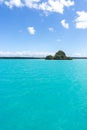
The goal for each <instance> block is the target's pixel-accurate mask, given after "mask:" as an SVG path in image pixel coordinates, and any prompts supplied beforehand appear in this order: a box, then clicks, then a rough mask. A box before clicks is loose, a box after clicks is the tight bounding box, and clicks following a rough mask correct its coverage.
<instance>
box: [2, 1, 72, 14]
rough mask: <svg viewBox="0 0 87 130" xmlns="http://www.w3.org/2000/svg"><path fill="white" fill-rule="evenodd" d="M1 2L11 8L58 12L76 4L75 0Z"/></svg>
mask: <svg viewBox="0 0 87 130" xmlns="http://www.w3.org/2000/svg"><path fill="white" fill-rule="evenodd" d="M0 3H3V4H5V5H6V6H8V7H9V8H13V7H28V8H33V9H37V10H42V11H45V12H56V13H61V14H63V12H64V8H65V7H70V6H74V1H73V0H47V1H45V2H42V1H41V0H0Z"/></svg>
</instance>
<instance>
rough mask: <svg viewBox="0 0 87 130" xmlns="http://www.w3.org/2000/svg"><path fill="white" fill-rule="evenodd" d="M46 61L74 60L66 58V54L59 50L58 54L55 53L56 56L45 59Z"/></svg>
mask: <svg viewBox="0 0 87 130" xmlns="http://www.w3.org/2000/svg"><path fill="white" fill-rule="evenodd" d="M45 59H46V60H72V58H71V57H69V56H66V54H65V52H64V51H62V50H59V51H58V52H56V53H55V55H54V56H52V55H48V56H46V58H45Z"/></svg>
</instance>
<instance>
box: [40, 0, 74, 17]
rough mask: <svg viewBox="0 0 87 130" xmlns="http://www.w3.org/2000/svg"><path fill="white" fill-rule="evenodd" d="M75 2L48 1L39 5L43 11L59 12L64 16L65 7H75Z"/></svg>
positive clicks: (69, 0) (63, 0)
mask: <svg viewBox="0 0 87 130" xmlns="http://www.w3.org/2000/svg"><path fill="white" fill-rule="evenodd" d="M73 5H74V1H71V0H55V1H54V0H48V1H47V2H42V3H41V4H39V8H40V9H41V10H43V11H48V12H57V13H61V14H63V11H64V7H69V6H73Z"/></svg>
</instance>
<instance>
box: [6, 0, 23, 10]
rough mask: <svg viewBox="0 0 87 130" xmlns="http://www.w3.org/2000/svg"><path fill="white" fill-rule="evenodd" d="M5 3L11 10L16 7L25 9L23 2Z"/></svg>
mask: <svg viewBox="0 0 87 130" xmlns="http://www.w3.org/2000/svg"><path fill="white" fill-rule="evenodd" d="M4 3H5V5H6V6H8V7H9V8H13V7H14V6H16V7H23V3H22V2H21V0H10V1H4Z"/></svg>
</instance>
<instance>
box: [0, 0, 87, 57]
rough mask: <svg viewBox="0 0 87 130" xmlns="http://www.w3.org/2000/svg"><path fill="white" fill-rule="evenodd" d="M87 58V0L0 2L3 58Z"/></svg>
mask: <svg viewBox="0 0 87 130" xmlns="http://www.w3.org/2000/svg"><path fill="white" fill-rule="evenodd" d="M58 50H64V51H65V52H66V54H67V55H70V56H87V0H0V56H9V55H12V56H45V55H47V54H54V53H55V52H56V51H58Z"/></svg>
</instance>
